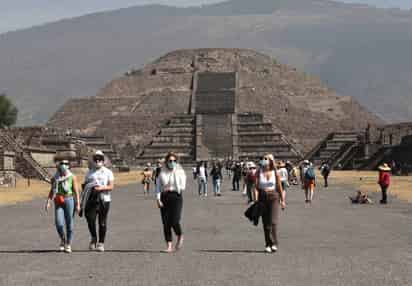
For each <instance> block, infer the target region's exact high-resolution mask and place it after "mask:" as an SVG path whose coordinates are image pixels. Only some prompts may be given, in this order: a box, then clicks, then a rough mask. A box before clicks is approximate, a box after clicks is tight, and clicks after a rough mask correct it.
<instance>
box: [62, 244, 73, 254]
mask: <svg viewBox="0 0 412 286" xmlns="http://www.w3.org/2000/svg"><path fill="white" fill-rule="evenodd" d="M64 252H66V253H72V247H71V246H70V245H65V246H64Z"/></svg>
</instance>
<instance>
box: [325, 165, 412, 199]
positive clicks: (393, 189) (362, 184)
mask: <svg viewBox="0 0 412 286" xmlns="http://www.w3.org/2000/svg"><path fill="white" fill-rule="evenodd" d="M330 179H331V180H332V182H334V183H335V184H349V185H352V186H354V187H355V188H356V189H357V190H361V191H363V192H369V193H370V192H380V187H379V185H378V184H377V181H378V172H377V171H375V172H373V171H333V172H332V173H331V177H330ZM389 193H390V194H392V195H395V196H397V197H398V198H399V199H401V200H405V201H408V202H412V177H403V176H392V177H391V185H390V187H389Z"/></svg>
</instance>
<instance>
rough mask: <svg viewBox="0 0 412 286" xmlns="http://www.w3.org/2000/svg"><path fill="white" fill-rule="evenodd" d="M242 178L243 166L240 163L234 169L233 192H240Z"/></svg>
mask: <svg viewBox="0 0 412 286" xmlns="http://www.w3.org/2000/svg"><path fill="white" fill-rule="evenodd" d="M241 178H242V166H241V165H240V162H236V164H235V166H234V167H233V180H232V187H233V189H232V191H239V182H240V179H241Z"/></svg>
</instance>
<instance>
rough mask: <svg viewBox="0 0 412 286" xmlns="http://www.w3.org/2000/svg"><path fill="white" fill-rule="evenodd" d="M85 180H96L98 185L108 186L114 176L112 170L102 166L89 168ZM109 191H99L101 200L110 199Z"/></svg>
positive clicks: (107, 200)
mask: <svg viewBox="0 0 412 286" xmlns="http://www.w3.org/2000/svg"><path fill="white" fill-rule="evenodd" d="M85 181H86V182H87V181H96V183H97V184H98V185H99V186H108V185H109V182H110V181H112V182H113V181H114V176H113V172H112V171H110V170H109V169H108V168H106V167H105V166H103V167H101V168H100V169H92V170H90V171H89V172H88V173H87V175H86V177H85ZM110 193H111V192H110V191H104V192H101V194H100V196H101V198H102V199H103V201H105V202H110V201H111V195H110Z"/></svg>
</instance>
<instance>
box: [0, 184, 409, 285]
mask: <svg viewBox="0 0 412 286" xmlns="http://www.w3.org/2000/svg"><path fill="white" fill-rule="evenodd" d="M188 188H189V189H188V190H187V191H186V193H185V195H184V214H183V217H184V219H183V224H184V232H185V244H184V248H183V249H182V250H181V251H180V252H178V253H174V254H172V255H169V254H165V253H162V252H161V250H162V249H163V248H164V242H163V236H162V231H161V221H160V216H159V211H158V209H157V208H156V207H155V202H154V200H153V198H152V197H150V198H149V197H144V196H143V195H142V192H141V186H140V185H139V186H129V187H124V188H123V187H122V188H119V189H116V190H115V193H114V194H113V203H112V207H111V213H110V217H109V232H108V236H107V241H106V245H105V246H106V252H105V253H95V252H89V251H87V247H88V242H89V238H88V232H87V228H86V222H85V220H84V219H80V218H77V220H76V224H75V237H74V240H75V241H74V243H73V250H74V252H73V253H72V254H71V255H68V254H64V253H57V252H55V249H56V248H57V245H58V239H57V234H56V232H55V229H54V225H53V214H52V213H51V214H49V215H46V214H45V213H44V212H42V208H43V204H44V201H43V200H35V201H32V202H30V203H24V204H19V205H16V206H6V207H1V208H0V225H1V226H2V232H1V235H0V265H1V266H0V285H42V286H44V285H70V286H72V285H116V286H117V285H236V286H241V285H303V286H308V285H316V286H319V285H328V286H330V285H356V286H361V285H374V286H379V285H412V249H411V246H412V228H411V221H412V206H411V205H409V204H406V203H403V202H399V201H397V200H392V201H391V202H390V204H389V205H387V206H380V205H378V204H376V205H366V206H365V205H364V206H354V205H351V204H349V202H348V199H347V195H349V194H352V193H353V190H352V189H350V188H348V187H344V186H332V187H331V188H329V189H328V190H324V189H323V188H319V191H318V192H317V193H316V200H315V201H314V203H313V204H312V205H305V204H304V202H303V193H302V191H301V190H299V189H291V190H290V191H289V193H288V208H287V210H286V211H284V212H283V213H282V214H281V218H280V235H279V237H280V239H279V240H280V245H279V248H280V249H279V252H278V253H275V254H265V253H264V252H263V249H264V238H263V230H262V227H261V225H259V226H258V227H255V226H253V225H252V224H250V223H249V222H248V221H247V220H246V218H244V217H243V212H244V210H245V208H246V203H245V199H244V198H243V197H242V196H241V195H240V194H239V193H237V192H231V191H229V184H228V181H227V180H226V182H225V183H224V185H223V192H224V193H223V196H222V197H220V198H218V197H213V196H210V195H211V192H210V193H209V197H207V198H199V197H198V196H197V195H196V192H195V190H194V189H195V185H194V183H193V181H192V180H190V182H189V187H188ZM209 188H211V184H210V185H209ZM209 191H210V190H209ZM376 200H377V199H376Z"/></svg>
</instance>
